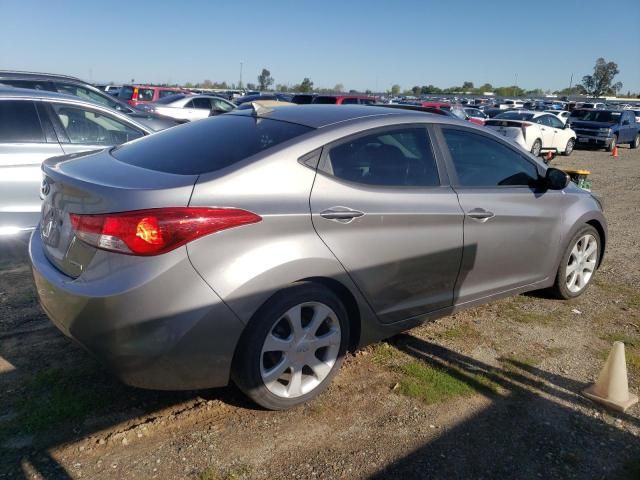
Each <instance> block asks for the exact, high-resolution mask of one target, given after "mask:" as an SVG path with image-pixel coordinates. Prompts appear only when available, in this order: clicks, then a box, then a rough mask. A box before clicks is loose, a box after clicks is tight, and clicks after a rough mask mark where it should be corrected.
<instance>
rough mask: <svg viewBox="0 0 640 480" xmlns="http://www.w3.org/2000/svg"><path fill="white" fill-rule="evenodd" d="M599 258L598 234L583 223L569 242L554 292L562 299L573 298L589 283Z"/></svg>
mask: <svg viewBox="0 0 640 480" xmlns="http://www.w3.org/2000/svg"><path fill="white" fill-rule="evenodd" d="M599 259H600V234H599V233H598V231H597V230H596V229H595V228H594V227H592V226H591V225H585V226H584V227H582V228H581V229H580V230H578V232H577V233H576V234H575V235H574V236H573V238H572V239H571V241H570V242H569V246H568V247H567V249H566V251H565V253H564V255H563V256H562V260H561V261H560V266H559V267H558V273H557V275H556V281H555V284H554V285H553V291H554V293H555V294H556V295H557V296H558V297H560V298H564V299H569V298H574V297H577V296H579V295H582V293H583V292H584V291H585V290H586V289H587V287H588V286H589V284H590V283H591V279H592V277H593V274H594V273H595V271H596V267H597V265H598V261H599Z"/></svg>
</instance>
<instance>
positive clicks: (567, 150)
mask: <svg viewBox="0 0 640 480" xmlns="http://www.w3.org/2000/svg"><path fill="white" fill-rule="evenodd" d="M575 147H576V139H575V138H570V139H569V141H568V142H567V146H566V147H564V152H562V155H564V156H565V157H568V156H569V155H571V154H572V153H573V150H574V149H575Z"/></svg>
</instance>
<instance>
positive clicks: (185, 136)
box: [111, 114, 313, 175]
mask: <svg viewBox="0 0 640 480" xmlns="http://www.w3.org/2000/svg"><path fill="white" fill-rule="evenodd" d="M311 130H313V129H312V128H311V127H306V126H303V125H298V124H295V123H288V122H281V121H278V120H271V119H265V118H260V119H256V118H255V117H252V116H244V115H233V114H226V115H218V116H216V117H210V118H208V119H206V120H201V121H199V122H193V123H189V124H187V125H182V126H180V127H174V128H170V129H168V130H164V131H162V132H159V133H156V134H154V135H150V136H149V137H146V138H144V139H141V140H140V141H137V142H133V143H129V144H126V145H122V146H120V147H116V148H114V149H112V151H111V153H112V155H113V156H114V157H115V158H117V159H118V160H120V161H121V162H124V163H128V164H130V165H135V166H138V167H142V168H147V169H149V170H156V171H159V172H167V173H177V174H181V175H199V174H201V173H206V172H214V171H216V170H220V169H221V168H224V167H228V166H229V165H233V164H234V163H236V162H239V161H241V160H244V159H245V158H248V157H250V156H251V155H255V154H256V153H258V152H261V151H263V150H267V149H269V148H271V147H274V146H276V145H278V144H279V143H282V142H286V141H287V140H290V139H292V138H294V137H297V136H299V135H302V134H304V133H307V132H309V131H311Z"/></svg>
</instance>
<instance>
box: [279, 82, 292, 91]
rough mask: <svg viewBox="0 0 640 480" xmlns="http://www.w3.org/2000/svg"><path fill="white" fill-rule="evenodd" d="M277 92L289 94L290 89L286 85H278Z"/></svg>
mask: <svg viewBox="0 0 640 480" xmlns="http://www.w3.org/2000/svg"><path fill="white" fill-rule="evenodd" d="M276 90H277V91H278V92H288V91H289V88H288V87H287V86H286V85H285V84H284V83H279V84H277V85H276Z"/></svg>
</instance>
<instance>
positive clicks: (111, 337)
mask: <svg viewBox="0 0 640 480" xmlns="http://www.w3.org/2000/svg"><path fill="white" fill-rule="evenodd" d="M174 252H176V253H178V255H175V256H174V257H173V259H171V260H170V261H171V264H170V265H168V266H167V264H166V262H167V260H161V262H162V261H164V262H165V264H164V265H162V267H161V268H159V269H158V268H155V270H154V273H155V274H154V275H146V273H147V272H145V270H146V268H144V267H143V268H140V267H136V272H138V273H137V275H136V274H135V273H134V274H133V275H131V274H130V273H129V278H130V277H131V276H137V277H138V278H137V280H136V281H135V282H132V281H130V280H129V279H125V278H121V277H120V276H119V275H120V272H121V271H122V270H123V269H121V268H118V269H114V270H113V272H112V273H113V274H112V275H108V276H102V275H93V276H91V275H87V274H86V272H85V273H83V274H82V275H81V276H80V277H78V278H77V279H73V278H71V277H68V276H66V275H65V274H63V273H62V272H60V271H59V270H57V269H56V268H55V267H54V266H53V264H51V263H50V262H49V260H48V259H47V257H46V255H45V253H44V250H43V246H42V242H41V240H40V234H39V230H38V229H36V230H35V232H34V234H33V235H32V236H31V240H30V245H29V255H30V258H31V263H32V270H33V276H34V280H35V283H36V287H37V290H38V296H39V297H40V302H41V304H42V307H43V309H44V310H45V312H46V313H47V315H48V316H49V318H50V319H51V321H52V322H53V323H54V324H55V325H56V327H58V328H59V329H60V330H61V331H62V332H63V333H64V334H65V335H67V336H69V337H71V338H72V339H74V340H75V341H76V342H77V343H79V344H80V345H81V346H83V347H84V348H85V349H86V350H88V351H89V352H90V353H91V354H93V355H94V356H95V357H97V358H98V360H99V361H101V362H102V363H103V364H105V365H106V366H107V367H108V368H109V369H110V370H112V371H113V372H114V373H115V374H116V375H117V376H118V377H119V378H120V379H121V380H122V381H123V382H124V383H127V384H129V385H132V386H136V387H141V388H150V389H158V390H190V389H199V388H210V387H217V386H224V385H226V384H227V383H228V381H229V374H230V369H231V362H232V359H233V354H234V351H235V347H236V344H237V342H238V340H239V337H240V334H241V333H242V330H243V328H244V324H243V323H242V322H241V321H240V320H239V319H238V317H237V316H236V315H235V314H234V313H233V312H232V311H231V310H230V309H229V308H228V307H227V306H226V305H225V304H224V302H222V300H221V299H220V298H219V297H218V296H217V295H216V293H215V292H214V291H213V290H211V288H210V287H209V286H208V285H207V284H206V283H205V282H204V281H203V280H202V278H201V277H200V276H199V275H198V274H197V272H196V271H195V270H194V269H193V267H192V266H191V264H190V262H189V260H188V258H187V257H186V253H184V252H177V251H174ZM172 253H173V252H169V254H167V255H170V254H172ZM182 254H184V258H183V259H182V258H181V255H182ZM114 255H117V258H113V256H114ZM108 256H111V257H108ZM123 258H126V256H123V255H118V254H109V253H107V252H101V251H99V252H98V253H97V254H96V256H95V257H94V259H93V260H92V264H91V265H89V267H88V268H87V271H88V270H90V269H91V268H92V267H93V266H94V265H93V264H95V263H96V262H97V263H98V264H101V263H103V264H104V263H106V264H109V263H111V264H112V266H113V264H114V263H113V262H114V261H115V264H117V263H118V262H119V261H122V260H123ZM128 258H129V259H134V260H129V261H130V262H132V261H133V262H135V261H137V260H135V259H138V260H139V259H140V257H128ZM157 258H159V257H147V258H145V259H142V260H145V261H148V260H152V261H153V259H157ZM175 259H178V260H177V261H174V260H175ZM116 266H117V265H116ZM107 268H111V267H109V266H108V265H107ZM140 271H142V273H143V275H140V274H139V272H140ZM126 274H127V273H126V272H125V275H126ZM145 276H146V278H145ZM87 277H88V278H87ZM106 282H109V285H106ZM133 283H135V284H133Z"/></svg>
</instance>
